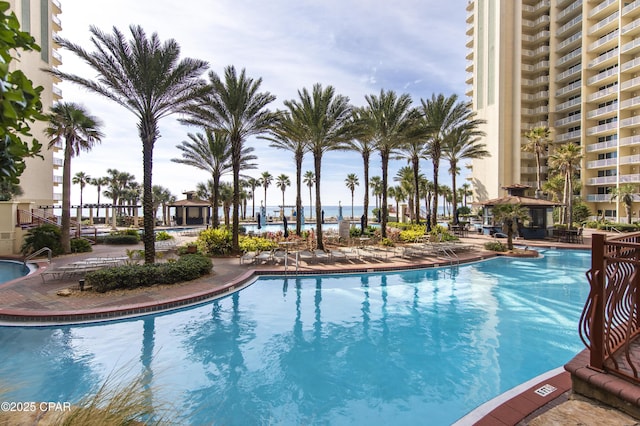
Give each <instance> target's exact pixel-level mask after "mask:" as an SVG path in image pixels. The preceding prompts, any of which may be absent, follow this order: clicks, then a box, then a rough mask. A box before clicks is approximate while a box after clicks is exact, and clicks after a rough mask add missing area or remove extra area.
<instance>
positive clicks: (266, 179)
mask: <svg viewBox="0 0 640 426" xmlns="http://www.w3.org/2000/svg"><path fill="white" fill-rule="evenodd" d="M271 182H273V176H272V175H271V173H269V172H262V174H261V175H260V185H262V187H263V188H264V208H265V209H266V208H267V188H269V185H271Z"/></svg>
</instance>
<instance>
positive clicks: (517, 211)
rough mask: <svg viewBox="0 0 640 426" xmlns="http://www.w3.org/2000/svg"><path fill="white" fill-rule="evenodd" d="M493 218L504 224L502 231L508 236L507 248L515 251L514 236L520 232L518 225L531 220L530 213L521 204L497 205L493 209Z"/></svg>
mask: <svg viewBox="0 0 640 426" xmlns="http://www.w3.org/2000/svg"><path fill="white" fill-rule="evenodd" d="M492 210H493V218H494V220H495V221H496V222H498V223H502V231H503V232H504V233H505V234H507V248H508V249H509V250H513V235H514V234H515V233H516V232H518V223H522V222H523V221H525V220H528V219H529V212H528V210H527V209H526V208H525V207H522V206H521V205H520V204H497V205H495V206H494V207H493V209H492Z"/></svg>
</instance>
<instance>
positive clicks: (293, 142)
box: [264, 111, 307, 235]
mask: <svg viewBox="0 0 640 426" xmlns="http://www.w3.org/2000/svg"><path fill="white" fill-rule="evenodd" d="M301 129H302V126H299V125H297V123H295V122H294V120H293V119H292V116H291V114H290V113H289V112H286V111H285V112H283V113H282V118H281V120H280V124H279V125H278V127H277V128H274V129H272V131H271V136H269V137H264V139H267V140H269V141H271V144H270V146H271V147H273V148H276V149H283V150H286V151H291V152H292V153H293V161H294V162H295V165H296V235H300V232H301V231H302V217H301V216H302V215H301V214H300V213H301V211H302V195H301V191H302V160H303V158H304V154H305V152H306V151H307V144H306V142H305V139H304V136H303V135H301V134H300V133H301V132H300V131H301ZM283 195H284V194H283ZM282 205H283V206H284V199H283V202H282ZM283 208H284V207H283Z"/></svg>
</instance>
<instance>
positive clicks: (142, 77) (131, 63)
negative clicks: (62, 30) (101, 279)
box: [49, 25, 207, 263]
mask: <svg viewBox="0 0 640 426" xmlns="http://www.w3.org/2000/svg"><path fill="white" fill-rule="evenodd" d="M129 29H130V31H131V36H132V38H131V40H126V39H125V36H124V34H123V33H122V32H120V31H119V30H118V29H117V28H114V29H113V34H112V35H109V34H106V33H104V32H102V31H100V30H99V29H98V28H96V27H93V26H92V27H90V32H91V34H92V38H91V42H92V43H93V45H94V47H95V51H94V52H88V51H87V50H85V49H84V48H83V47H82V46H80V45H78V44H74V43H72V42H70V41H68V40H65V39H63V38H60V37H55V39H54V40H55V42H56V43H57V44H59V45H60V46H61V47H63V48H65V49H67V50H69V51H71V52H72V53H74V54H76V55H77V56H78V57H79V58H80V59H82V60H83V61H84V62H85V63H86V64H87V65H89V67H91V68H92V69H93V71H95V72H97V74H98V78H97V80H95V81H94V80H90V79H87V78H84V77H80V76H78V75H74V74H69V73H66V72H62V71H60V70H59V69H55V68H54V69H51V70H49V71H50V72H51V73H52V74H54V75H55V76H57V77H59V78H61V79H63V80H68V81H71V82H73V83H76V84H79V85H80V86H83V87H85V88H87V89H89V90H91V91H93V92H95V93H98V94H99V95H102V96H104V97H106V98H108V99H111V100H112V101H114V102H116V103H117V104H118V105H120V106H122V107H124V108H126V109H127V110H129V111H130V112H132V113H133V114H134V115H135V116H136V117H137V118H138V120H139V121H138V132H139V135H140V140H141V141H142V162H143V185H142V187H143V191H142V194H143V201H142V207H143V215H144V237H143V241H144V256H145V263H154V261H155V246H154V232H153V229H154V226H155V223H154V222H155V220H154V217H153V191H152V189H151V188H152V182H151V179H152V165H153V147H154V145H155V143H156V141H157V140H158V138H159V137H160V129H159V122H160V119H162V118H163V117H165V116H167V115H170V114H173V113H176V112H183V111H184V110H185V107H186V106H188V105H189V104H191V103H192V102H193V101H194V100H195V99H196V98H197V97H198V96H199V95H200V94H201V93H202V91H203V90H205V89H206V88H207V86H206V85H205V84H204V82H203V81H202V80H201V79H200V75H201V74H202V73H203V72H204V70H205V68H206V67H207V63H206V62H204V61H200V60H196V59H190V58H185V59H182V60H180V59H179V56H180V47H179V45H178V43H176V41H175V40H173V39H170V40H167V41H165V42H164V43H162V42H161V41H160V39H159V37H158V35H157V34H156V33H154V34H152V35H151V37H149V38H147V35H146V33H145V31H144V30H143V29H142V27H140V26H134V25H132V26H130V27H129Z"/></svg>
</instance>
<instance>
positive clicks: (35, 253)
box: [23, 247, 53, 265]
mask: <svg viewBox="0 0 640 426" xmlns="http://www.w3.org/2000/svg"><path fill="white" fill-rule="evenodd" d="M45 251H46V252H47V260H48V261H49V263H51V256H52V255H53V251H52V250H51V249H50V248H49V247H42V248H41V249H40V250H38V251H36V252H34V253H31V254H30V255H29V256H27V257H25V258H24V261H23V263H24V264H25V265H26V264H27V262H28V261H29V260H31V259H33V258H35V257H36V256H38V255H40V254H42V253H44V252H45Z"/></svg>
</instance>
